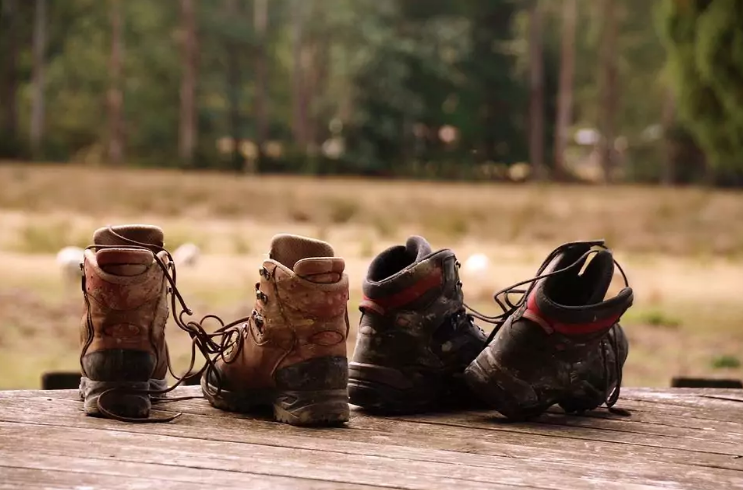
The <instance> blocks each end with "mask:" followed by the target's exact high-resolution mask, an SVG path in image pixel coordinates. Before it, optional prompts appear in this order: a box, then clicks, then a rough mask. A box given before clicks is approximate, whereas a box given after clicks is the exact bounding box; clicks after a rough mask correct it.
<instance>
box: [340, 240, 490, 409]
mask: <svg viewBox="0 0 743 490" xmlns="http://www.w3.org/2000/svg"><path fill="white" fill-rule="evenodd" d="M363 293H364V298H363V300H362V302H361V304H360V310H361V313H362V316H361V320H360V324H359V332H358V337H357V340H356V349H355V351H354V355H353V362H351V364H350V367H349V387H348V391H349V396H350V401H351V403H352V404H354V405H358V406H361V407H363V408H365V409H367V410H373V411H378V412H388V413H406V412H418V411H429V410H439V409H447V408H454V407H457V406H460V407H466V406H471V405H472V404H473V403H477V400H476V399H475V398H474V397H473V396H472V394H471V393H470V391H469V389H468V388H467V386H466V385H465V383H464V380H463V378H462V374H463V372H464V369H465V368H466V367H467V365H468V364H469V363H470V362H471V361H472V360H473V359H474V358H475V356H477V354H478V353H479V352H480V351H481V350H482V348H483V346H484V345H485V334H484V333H483V332H482V330H480V329H479V328H478V327H477V326H476V325H475V324H474V323H473V322H472V319H471V317H469V316H468V315H466V314H465V311H464V304H463V295H462V289H461V283H460V282H459V272H458V263H457V260H456V257H455V256H454V253H453V252H452V251H451V250H448V249H443V250H439V251H436V252H433V251H432V249H431V246H430V245H429V243H428V242H427V241H426V240H425V239H424V238H422V237H419V236H413V237H410V238H409V239H408V240H407V243H406V245H404V246H403V245H399V246H394V247H391V248H389V249H387V250H385V251H384V252H382V253H381V254H379V255H378V256H377V257H376V258H375V259H374V260H373V261H372V262H371V264H370V266H369V270H368V273H367V277H366V279H365V280H364V283H363Z"/></svg>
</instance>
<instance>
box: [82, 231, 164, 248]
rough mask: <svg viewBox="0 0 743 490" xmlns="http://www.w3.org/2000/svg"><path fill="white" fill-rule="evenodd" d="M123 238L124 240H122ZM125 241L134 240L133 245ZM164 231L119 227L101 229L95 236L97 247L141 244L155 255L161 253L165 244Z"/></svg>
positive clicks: (94, 240)
mask: <svg viewBox="0 0 743 490" xmlns="http://www.w3.org/2000/svg"><path fill="white" fill-rule="evenodd" d="M122 237H123V238H122ZM125 239H128V240H132V241H133V242H137V243H132V242H129V241H127V240H125ZM163 240H164V235H163V230H162V229H160V227H158V226H152V225H119V226H111V227H105V228H99V229H97V230H96V231H95V233H94V234H93V243H94V244H96V245H121V246H123V247H127V246H131V245H137V244H141V245H143V246H146V247H150V250H152V252H153V253H157V252H159V251H160V248H161V247H162V246H163V244H164V242H163Z"/></svg>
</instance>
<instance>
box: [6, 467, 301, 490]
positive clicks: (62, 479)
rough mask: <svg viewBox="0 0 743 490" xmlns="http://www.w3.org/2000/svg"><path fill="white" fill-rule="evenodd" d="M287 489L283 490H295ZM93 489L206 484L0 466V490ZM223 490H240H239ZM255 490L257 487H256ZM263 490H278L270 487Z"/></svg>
mask: <svg viewBox="0 0 743 490" xmlns="http://www.w3.org/2000/svg"><path fill="white" fill-rule="evenodd" d="M294 485H295V486H294V487H289V486H285V487H284V488H296V482H295V483H294ZM85 487H87V488H88V489H90V490H92V489H93V488H106V489H110V490H115V489H133V488H157V489H159V490H171V489H172V490H180V489H183V490H201V489H203V488H204V484H203V483H202V484H198V483H188V482H184V481H170V480H162V479H156V478H141V477H139V476H136V475H132V476H127V478H126V479H122V478H121V476H112V475H100V474H95V473H83V472H80V471H69V470H66V469H55V470H43V469H29V468H8V467H2V466H0V489H3V490H4V489H8V490H11V489H12V490H18V489H24V490H28V489H39V490H42V489H43V490H53V489H69V488H85ZM221 488H241V487H238V486H230V487H227V486H225V485H222V486H221ZM254 488H255V487H254ZM263 488H266V489H267V488H279V487H267V486H264V487H263Z"/></svg>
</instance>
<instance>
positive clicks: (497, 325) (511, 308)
mask: <svg viewBox="0 0 743 490" xmlns="http://www.w3.org/2000/svg"><path fill="white" fill-rule="evenodd" d="M575 246H589V247H592V248H591V250H588V251H587V252H585V253H584V254H582V255H581V256H580V257H579V258H577V259H576V260H575V261H574V262H572V263H571V264H570V265H568V266H566V267H563V268H562V269H558V270H555V271H552V272H549V273H547V274H543V272H544V270H545V269H546V268H547V267H548V266H549V265H550V263H552V261H553V260H555V258H556V257H557V256H558V255H560V254H561V253H562V252H563V251H565V250H566V249H569V248H571V247H575ZM593 247H598V248H597V249H596V248H593ZM601 250H608V247H607V246H606V242H605V241H604V240H590V241H577V242H569V243H565V244H563V245H560V246H559V247H557V248H556V249H555V250H553V251H552V252H551V253H550V254H549V255H548V256H547V258H546V259H545V260H544V262H542V265H541V266H540V267H539V269H538V270H537V274H536V275H535V276H534V277H532V278H531V279H527V280H525V281H521V282H517V283H516V284H513V285H511V286H508V287H507V288H504V289H501V290H500V291H498V292H496V293H495V294H494V295H493V300H494V301H495V303H496V304H497V305H498V307H499V308H500V309H501V311H502V313H501V314H499V315H494V316H488V315H484V314H482V313H480V312H479V311H477V310H475V309H474V308H472V307H470V306H469V305H467V304H465V305H464V306H465V308H466V309H467V310H468V311H469V312H470V315H472V316H473V317H474V318H477V319H478V320H482V321H484V322H486V323H490V324H492V325H493V329H492V330H491V332H490V334H489V335H488V338H487V340H486V341H485V345H488V344H489V343H490V342H491V341H492V340H493V339H494V338H495V336H496V335H497V333H498V331H499V330H500V329H501V327H502V326H503V325H504V324H505V323H506V320H508V318H509V317H510V316H511V315H512V314H513V313H515V312H516V311H517V310H518V309H519V308H521V307H522V306H524V303H526V301H527V299H528V297H529V294H530V293H531V291H532V290H533V289H534V287H535V285H536V283H537V282H538V281H540V280H541V279H545V278H547V277H552V276H556V275H559V274H564V273H565V272H567V271H570V270H573V269H575V268H581V267H583V264H585V263H586V261H587V260H588V258H589V257H591V256H592V255H595V254H597V253H599V252H600V251H601ZM612 260H613V261H614V265H616V266H617V269H619V272H620V273H621V274H622V279H623V280H624V285H625V287H629V280H628V279H627V275H626V274H625V273H624V269H622V266H621V265H619V262H617V261H616V259H614V258H612ZM526 284H528V285H529V287H528V288H526V289H523V288H519V286H524V285H526ZM511 294H520V295H521V296H520V297H519V299H518V300H517V301H516V302H515V303H514V302H512V301H511V298H510V297H509V295H511ZM609 339H610V340H609V342H611V343H612V348H613V349H614V352H617V345H616V338H615V336H609ZM605 350H606V346H605V345H604V344H602V356H603V359H604V369H605V370H606V374H607V379H608V371H609V366H608V364H607V362H606V361H607V359H608V355H607V353H606V352H605ZM614 361H615V368H616V371H617V385H616V387H615V388H614V389H613V390H611V392H610V393H606V394H605V399H606V402H605V403H606V406H607V407H608V408H609V409H610V410H612V407H613V406H614V404H615V403H616V402H617V400H618V399H619V392H620V389H621V385H622V366H621V363H620V361H619V357H618V356H617V355H614Z"/></svg>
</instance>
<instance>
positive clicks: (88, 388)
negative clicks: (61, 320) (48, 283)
mask: <svg viewBox="0 0 743 490" xmlns="http://www.w3.org/2000/svg"><path fill="white" fill-rule="evenodd" d="M127 239H128V240H134V241H136V242H139V243H143V244H147V245H149V246H151V247H152V248H151V249H148V248H147V247H142V246H132V244H131V243H130V242H128V241H127ZM93 242H94V244H95V245H96V246H98V247H99V248H93V249H90V248H89V249H87V250H86V251H85V259H84V263H83V282H82V286H83V295H84V298H85V313H84V314H83V318H82V323H81V330H80V341H81V346H82V349H81V353H80V365H81V368H82V377H81V380H80V395H81V397H82V398H83V400H84V409H85V412H86V413H87V414H89V415H108V414H107V413H105V412H110V413H111V414H114V415H115V416H118V417H128V418H147V417H148V416H149V412H150V397H149V395H148V394H146V393H145V394H142V393H138V392H142V391H145V392H146V391H147V390H162V389H165V388H167V381H166V379H165V378H166V375H167V372H168V349H167V346H166V344H165V323H166V321H167V319H168V304H167V299H166V298H167V290H168V286H167V282H166V278H165V272H164V270H163V268H162V267H161V266H160V265H159V264H158V263H157V262H156V260H155V257H156V255H157V256H158V257H159V258H160V260H162V261H163V263H164V264H167V263H168V258H167V254H166V252H164V251H160V250H161V248H162V246H163V232H162V230H161V229H160V228H158V227H155V226H147V225H124V226H115V227H111V228H101V229H99V230H97V231H96V232H95V234H94V237H93ZM102 395H103V396H102Z"/></svg>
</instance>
